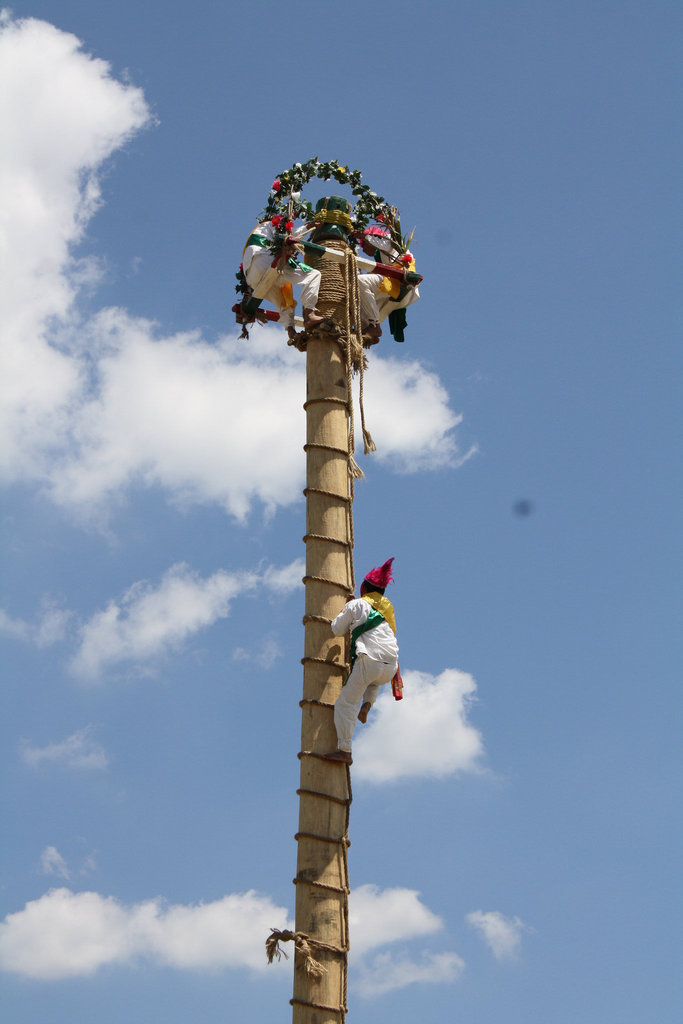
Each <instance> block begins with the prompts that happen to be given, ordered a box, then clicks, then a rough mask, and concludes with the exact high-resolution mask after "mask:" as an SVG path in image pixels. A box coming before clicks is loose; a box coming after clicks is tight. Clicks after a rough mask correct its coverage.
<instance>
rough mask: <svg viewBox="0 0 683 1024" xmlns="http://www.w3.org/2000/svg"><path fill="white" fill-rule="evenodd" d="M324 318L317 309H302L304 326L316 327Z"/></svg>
mask: <svg viewBox="0 0 683 1024" xmlns="http://www.w3.org/2000/svg"><path fill="white" fill-rule="evenodd" d="M324 319H325V317H324V316H323V315H322V313H319V312H318V310H317V309H304V327H317V325H318V324H321V323H322V322H323V320H324Z"/></svg>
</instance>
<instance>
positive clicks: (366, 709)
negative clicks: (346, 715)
mask: <svg viewBox="0 0 683 1024" xmlns="http://www.w3.org/2000/svg"><path fill="white" fill-rule="evenodd" d="M371 707H372V704H371V703H370V701H369V700H366V701H365V703H364V704H363V705H362V707H361V709H360V711H359V712H358V721H359V722H362V723H363V725H365V723H366V722H367V720H368V714H369V713H370V708H371Z"/></svg>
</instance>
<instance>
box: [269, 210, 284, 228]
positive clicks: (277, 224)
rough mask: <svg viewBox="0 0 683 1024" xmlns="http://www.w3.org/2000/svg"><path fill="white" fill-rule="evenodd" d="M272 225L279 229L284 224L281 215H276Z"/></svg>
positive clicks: (271, 221) (272, 218) (272, 219)
mask: <svg viewBox="0 0 683 1024" xmlns="http://www.w3.org/2000/svg"><path fill="white" fill-rule="evenodd" d="M270 223H271V224H272V225H273V227H274V228H279V227H280V224H281V223H282V217H281V216H280V214H279V213H276V214H275V216H274V217H271V220H270Z"/></svg>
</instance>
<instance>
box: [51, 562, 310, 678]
mask: <svg viewBox="0 0 683 1024" xmlns="http://www.w3.org/2000/svg"><path fill="white" fill-rule="evenodd" d="M300 574H301V563H300V561H299V560H298V559H297V560H296V561H295V562H293V563H292V565H289V566H283V567H281V568H273V567H269V568H266V569H265V570H264V571H263V572H262V573H256V572H235V573H229V572H226V571H225V570H223V569H220V570H218V571H217V572H215V573H213V575H211V576H208V577H204V578H202V577H200V576H199V574H198V573H196V572H194V571H193V570H191V569H190V568H189V567H188V566H187V565H185V564H182V563H179V564H177V565H174V566H171V568H170V569H168V570H167V572H166V573H165V574H164V576H163V578H162V580H161V582H160V583H159V585H158V586H156V587H153V586H152V585H151V584H149V583H148V582H147V581H140V582H137V583H135V584H133V586H132V587H130V588H129V589H128V591H127V592H126V593H125V594H124V595H123V597H122V598H120V599H119V600H112V601H110V602H109V604H108V605H107V607H106V608H105V609H104V610H103V611H99V612H96V613H95V615H93V616H92V618H91V619H90V620H89V621H88V622H86V623H85V624H84V625H83V626H82V627H81V630H80V642H79V649H78V651H77V652H76V654H75V656H74V658H73V659H72V661H71V670H72V671H73V672H74V673H75V674H76V675H78V676H81V677H82V678H84V679H91V680H92V679H96V678H97V677H98V676H100V675H101V674H102V672H103V671H104V670H105V669H106V668H107V667H108V666H111V665H115V664H117V663H120V662H125V661H129V662H137V663H145V662H148V661H149V660H150V659H151V658H154V657H157V656H159V655H163V654H164V653H166V652H167V651H169V650H173V649H176V648H177V647H178V646H180V645H181V644H182V643H183V642H184V641H185V640H186V639H187V638H188V637H189V636H191V635H192V634H193V633H196V632H197V631H198V630H201V629H206V628H208V627H209V626H211V625H213V623H214V622H216V621H217V620H218V619H222V618H226V617H227V616H228V615H229V613H230V603H231V601H232V600H233V599H234V598H236V597H238V596H239V595H240V594H244V593H253V592H254V591H255V589H256V588H257V587H258V586H263V587H265V589H266V590H272V591H274V592H275V593H277V594H284V593H287V592H288V590H290V589H291V586H290V583H291V580H292V579H293V578H294V576H295V575H298V576H299V578H300ZM278 655H279V650H278V647H277V644H276V643H275V641H274V640H273V638H270V639H269V640H267V642H266V644H265V646H264V647H263V648H262V650H261V651H260V652H258V654H256V655H251V654H247V652H245V651H244V650H241V651H240V652H239V653H237V655H236V656H237V657H242V658H245V657H253V658H255V659H256V660H259V659H260V662H261V663H263V664H266V663H267V664H266V667H268V665H269V664H272V663H273V661H274V659H275V658H276V657H278Z"/></svg>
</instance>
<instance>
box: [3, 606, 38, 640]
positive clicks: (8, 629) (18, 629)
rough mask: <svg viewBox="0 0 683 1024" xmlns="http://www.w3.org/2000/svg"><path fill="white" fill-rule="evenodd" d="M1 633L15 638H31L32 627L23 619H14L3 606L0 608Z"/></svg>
mask: <svg viewBox="0 0 683 1024" xmlns="http://www.w3.org/2000/svg"><path fill="white" fill-rule="evenodd" d="M0 633H4V634H5V636H8V637H11V638H12V639H13V640H29V639H30V637H31V627H30V625H29V624H28V622H24V621H23V619H13V618H11V616H9V615H8V614H7V612H6V611H4V610H3V609H2V608H0Z"/></svg>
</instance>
